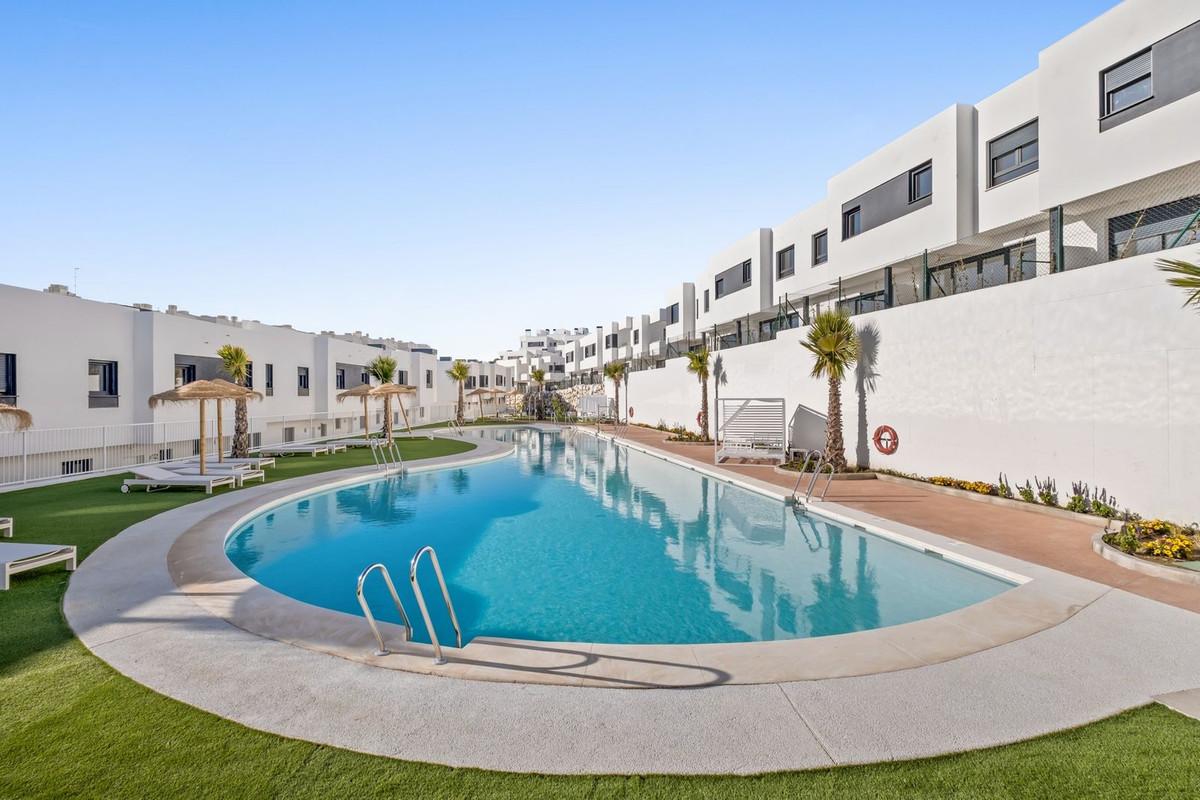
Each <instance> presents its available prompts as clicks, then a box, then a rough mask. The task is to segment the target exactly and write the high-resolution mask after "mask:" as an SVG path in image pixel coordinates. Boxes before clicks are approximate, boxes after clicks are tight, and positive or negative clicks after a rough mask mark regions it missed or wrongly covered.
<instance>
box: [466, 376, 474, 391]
mask: <svg viewBox="0 0 1200 800" xmlns="http://www.w3.org/2000/svg"><path fill="white" fill-rule="evenodd" d="M467 388H468V389H474V388H475V376H474V375H469V376H467Z"/></svg>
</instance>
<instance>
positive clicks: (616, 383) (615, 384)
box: [613, 381, 621, 423]
mask: <svg viewBox="0 0 1200 800" xmlns="http://www.w3.org/2000/svg"><path fill="white" fill-rule="evenodd" d="M613 388H614V389H615V390H616V392H617V422H618V423H619V422H620V421H621V384H620V383H618V382H617V381H613Z"/></svg>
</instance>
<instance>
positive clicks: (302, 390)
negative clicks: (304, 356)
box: [296, 367, 308, 397]
mask: <svg viewBox="0 0 1200 800" xmlns="http://www.w3.org/2000/svg"><path fill="white" fill-rule="evenodd" d="M296 394H297V395H299V396H300V397H308V367H296Z"/></svg>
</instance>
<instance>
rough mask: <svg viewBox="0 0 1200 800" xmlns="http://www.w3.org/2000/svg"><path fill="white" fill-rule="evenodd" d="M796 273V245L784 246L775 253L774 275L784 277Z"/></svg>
mask: <svg viewBox="0 0 1200 800" xmlns="http://www.w3.org/2000/svg"><path fill="white" fill-rule="evenodd" d="M795 274H796V247H795V245H793V246H791V247H785V248H784V249H783V250H780V251H779V252H778V253H776V254H775V277H776V278H786V277H788V276H789V275H795Z"/></svg>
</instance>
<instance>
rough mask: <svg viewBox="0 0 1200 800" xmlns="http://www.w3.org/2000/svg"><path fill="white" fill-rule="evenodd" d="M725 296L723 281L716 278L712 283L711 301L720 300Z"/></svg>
mask: <svg viewBox="0 0 1200 800" xmlns="http://www.w3.org/2000/svg"><path fill="white" fill-rule="evenodd" d="M724 296H725V279H724V278H717V280H716V281H715V282H714V283H713V299H715V300H720V299H721V298H722V297H724Z"/></svg>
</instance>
